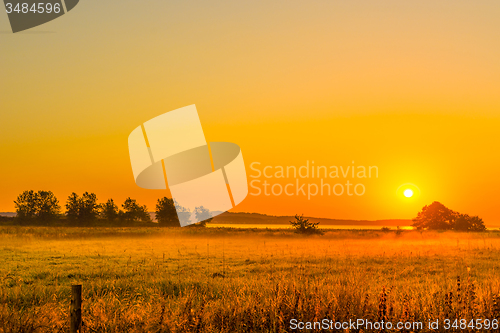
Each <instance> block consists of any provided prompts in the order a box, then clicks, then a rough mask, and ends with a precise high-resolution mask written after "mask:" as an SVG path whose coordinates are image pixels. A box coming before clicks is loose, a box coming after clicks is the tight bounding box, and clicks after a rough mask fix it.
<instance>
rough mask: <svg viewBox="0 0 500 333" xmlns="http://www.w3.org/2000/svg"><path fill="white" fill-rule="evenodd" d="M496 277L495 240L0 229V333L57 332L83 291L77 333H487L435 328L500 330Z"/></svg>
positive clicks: (355, 233)
mask: <svg viewBox="0 0 500 333" xmlns="http://www.w3.org/2000/svg"><path fill="white" fill-rule="evenodd" d="M499 273H500V233H499V232H497V231H490V232H484V233H457V232H417V231H397V232H396V231H389V232H382V231H375V230H325V234H324V235H315V236H303V235H298V234H295V233H293V232H292V231H291V230H286V229H276V230H271V229H267V230H266V229H230V228H182V229H181V228H177V229H175V228H65V227H61V228H44V227H14V226H9V227H6V226H5V227H0V332H2V333H4V332H68V330H69V304H70V293H71V285H72V284H82V285H83V305H82V317H83V330H82V331H83V332H120V333H122V332H289V331H291V329H290V327H291V326H290V321H291V320H292V319H296V320H298V321H301V322H308V321H310V322H315V321H321V320H322V319H329V320H332V321H346V320H347V321H348V320H349V319H351V320H356V319H360V318H362V319H366V320H372V321H381V320H383V321H385V322H387V321H390V322H393V323H396V322H417V321H421V322H424V323H427V322H428V321H429V320H430V319H431V320H439V321H440V327H439V329H438V330H435V331H440V332H441V331H442V332H445V331H446V332H450V331H471V332H472V331H474V332H476V331H492V332H493V331H498V330H495V329H492V328H490V329H489V330H484V329H482V330H478V329H477V327H476V328H475V329H472V328H466V329H463V328H462V329H461V328H460V327H459V326H458V327H456V329H453V328H451V329H450V330H445V329H444V327H443V325H442V324H441V323H443V322H444V320H445V319H446V318H451V319H453V320H454V319H457V318H458V319H466V320H467V322H469V321H470V320H471V319H490V320H492V319H495V318H496V319H499V318H500V304H499V303H500V274H499ZM332 331H339V332H340V331H342V332H346V331H348V330H343V329H342V330H336V329H333V330H332ZM350 331H354V332H357V331H359V332H361V331H365V332H366V331H371V330H369V329H365V330H350ZM379 331H380V330H379ZM393 331H397V332H410V331H417V330H415V329H408V330H406V329H401V330H393ZM420 331H429V330H428V329H427V328H426V327H424V328H423V330H420Z"/></svg>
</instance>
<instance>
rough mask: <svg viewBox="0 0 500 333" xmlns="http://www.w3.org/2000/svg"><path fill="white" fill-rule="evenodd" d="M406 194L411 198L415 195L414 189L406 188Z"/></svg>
mask: <svg viewBox="0 0 500 333" xmlns="http://www.w3.org/2000/svg"><path fill="white" fill-rule="evenodd" d="M404 196H405V197H407V198H411V197H412V196H413V191H412V190H410V189H406V190H405V191H404Z"/></svg>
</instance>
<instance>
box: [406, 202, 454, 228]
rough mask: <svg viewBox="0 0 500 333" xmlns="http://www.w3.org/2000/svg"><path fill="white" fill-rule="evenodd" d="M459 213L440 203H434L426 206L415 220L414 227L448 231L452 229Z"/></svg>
mask: <svg viewBox="0 0 500 333" xmlns="http://www.w3.org/2000/svg"><path fill="white" fill-rule="evenodd" d="M456 218H457V213H456V212H454V211H452V210H451V209H449V208H447V207H446V206H445V205H443V204H442V203H440V202H437V201H434V202H433V203H431V204H430V205H428V206H424V208H422V211H421V212H419V213H418V215H417V217H416V218H414V219H413V226H414V227H416V228H417V229H419V230H420V229H434V230H448V229H452V228H453V225H454V223H455V220H456Z"/></svg>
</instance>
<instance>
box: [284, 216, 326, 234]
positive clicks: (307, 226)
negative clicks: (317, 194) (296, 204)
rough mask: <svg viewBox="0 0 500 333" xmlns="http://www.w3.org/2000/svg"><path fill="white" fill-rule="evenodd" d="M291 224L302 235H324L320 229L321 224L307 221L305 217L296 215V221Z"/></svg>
mask: <svg viewBox="0 0 500 333" xmlns="http://www.w3.org/2000/svg"><path fill="white" fill-rule="evenodd" d="M290 224H291V225H292V227H293V228H294V229H295V231H296V232H298V233H300V234H323V232H322V231H321V230H319V229H318V225H319V222H316V223H314V222H309V219H305V218H304V215H295V221H290Z"/></svg>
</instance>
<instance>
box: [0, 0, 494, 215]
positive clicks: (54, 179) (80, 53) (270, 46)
mask: <svg viewBox="0 0 500 333" xmlns="http://www.w3.org/2000/svg"><path fill="white" fill-rule="evenodd" d="M499 16H500V3H498V2H497V1H482V2H480V3H477V2H470V1H440V2H439V3H436V2H435V1H404V2H402V1H382V2H380V1H379V2H374V1H349V2H337V1H326V0H317V1H304V0H301V1H289V0H288V1H284V0H283V1H274V0H272V1H251V2H250V1H248V2H242V1H211V2H203V3H200V2H197V1H182V2H181V1H178V2H167V1H154V2H153V1H151V2H148V3H147V4H143V3H142V2H136V1H128V2H123V1H118V0H109V1H105V2H96V1H95V2H92V1H90V2H89V1H86V2H81V3H80V4H79V5H78V6H77V7H76V8H75V9H74V10H73V11H71V12H70V13H69V14H67V15H65V16H63V17H61V18H59V19H57V20H55V21H53V22H50V23H48V24H45V25H43V26H40V27H38V28H35V29H32V30H30V31H27V32H24V33H18V34H11V33H8V30H9V29H10V27H9V26H8V21H7V16H6V15H0V40H1V41H0V43H1V45H2V47H1V48H2V52H1V55H0V60H1V61H0V73H1V80H0V110H1V111H0V124H1V130H0V154H1V156H2V160H1V163H0V171H1V174H2V176H3V177H2V181H1V182H0V184H1V185H0V211H13V210H14V205H13V200H14V199H15V197H16V196H17V194H19V193H20V192H22V191H23V190H26V189H35V190H38V189H47V190H52V191H54V192H55V193H56V195H57V196H58V197H59V199H60V201H65V199H66V197H67V196H68V195H69V194H70V193H71V192H73V191H75V192H77V193H82V192H84V191H92V192H95V193H96V194H97V195H98V198H99V199H101V200H106V199H107V198H110V197H112V198H114V199H115V200H117V201H119V202H122V201H123V200H124V199H125V198H126V197H127V196H131V197H133V198H136V199H138V201H139V202H141V203H144V204H147V205H148V207H149V208H150V210H153V208H154V203H155V201H156V199H157V198H158V197H161V196H163V193H162V191H155V190H153V191H152V190H144V189H140V188H138V187H137V186H136V185H135V183H134V179H133V177H132V171H131V168H130V162H129V157H128V148H127V137H128V134H129V133H130V132H131V131H132V130H133V129H134V128H136V127H137V126H138V125H140V124H141V123H143V122H144V121H146V120H148V119H151V118H153V117H155V116H157V115H159V114H162V113H164V112H166V111H169V110H173V109H176V108H179V107H182V106H186V105H190V104H196V106H197V108H198V112H199V115H200V118H201V121H202V124H203V127H204V131H205V136H206V138H207V140H209V141H228V142H234V143H237V144H238V145H239V146H240V147H241V149H242V152H243V158H244V160H245V163H246V165H247V172H248V175H252V174H253V173H252V171H251V170H250V169H249V165H250V164H251V163H252V162H260V163H261V164H262V165H263V166H264V165H272V166H276V165H282V166H289V165H295V166H301V165H304V164H305V163H306V161H308V160H309V161H313V160H314V161H315V163H316V165H326V166H331V165H337V166H341V165H342V166H348V165H351V164H352V161H355V163H356V165H366V166H369V165H375V166H378V168H379V177H378V178H377V179H371V180H366V181H364V182H363V183H364V184H365V186H366V193H365V195H363V196H360V197H356V196H354V197H349V196H340V197H333V196H317V197H314V198H312V199H311V200H307V198H305V197H301V196H292V197H287V196H278V197H273V196H270V197H266V196H262V195H261V196H249V197H247V199H246V200H245V201H244V202H243V203H241V204H240V205H239V206H238V207H236V208H235V209H234V211H249V212H260V213H266V214H295V213H304V214H306V215H309V216H317V217H331V218H349V219H385V218H412V217H414V216H415V215H416V213H417V212H418V210H419V209H420V208H421V207H422V206H423V205H425V204H429V203H431V202H432V201H434V200H438V201H441V202H442V203H444V204H445V205H447V206H448V207H450V208H452V209H454V210H457V211H460V212H463V213H468V214H473V215H479V216H481V217H483V219H484V220H485V222H486V223H487V224H490V225H500V213H498V209H497V206H498V204H497V202H498V200H497V198H498V195H497V189H498V188H499V187H500V177H499V176H498V170H500V156H499V154H498V153H497V146H498V144H499V143H500V139H499V136H498V134H497V133H498V130H497V129H498V128H500V112H499V111H500V94H499V93H498V92H499V88H500V62H499V61H498V59H500V43H498V41H499V40H500V21H499V20H498V17H499ZM262 180H263V178H262ZM270 181H272V182H274V183H276V182H281V183H282V184H285V183H287V182H290V180H284V181H283V180H278V179H272V180H270ZM292 181H295V180H292ZM404 183H413V184H415V185H417V186H418V187H419V188H420V191H421V194H420V196H419V197H418V198H412V199H405V198H403V197H401V196H398V195H397V194H396V190H397V188H398V187H399V186H400V185H401V184H404Z"/></svg>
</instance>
